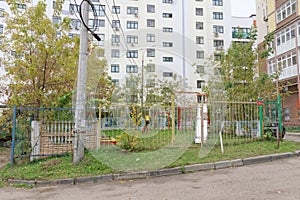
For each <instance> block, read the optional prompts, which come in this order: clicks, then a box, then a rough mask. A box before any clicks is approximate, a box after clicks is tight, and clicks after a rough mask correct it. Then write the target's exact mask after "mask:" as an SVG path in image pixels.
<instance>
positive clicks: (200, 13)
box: [196, 8, 203, 16]
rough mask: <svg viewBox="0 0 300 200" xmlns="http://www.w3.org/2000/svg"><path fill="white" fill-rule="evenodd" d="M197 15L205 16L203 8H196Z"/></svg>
mask: <svg viewBox="0 0 300 200" xmlns="http://www.w3.org/2000/svg"><path fill="white" fill-rule="evenodd" d="M196 15H198V16H203V8H196Z"/></svg>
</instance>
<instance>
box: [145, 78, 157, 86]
mask: <svg viewBox="0 0 300 200" xmlns="http://www.w3.org/2000/svg"><path fill="white" fill-rule="evenodd" d="M146 87H150V88H151V87H152V88H153V87H155V79H147V80H146Z"/></svg>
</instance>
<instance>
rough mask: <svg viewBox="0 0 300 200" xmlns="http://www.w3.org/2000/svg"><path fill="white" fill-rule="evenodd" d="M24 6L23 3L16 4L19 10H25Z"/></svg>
mask: <svg viewBox="0 0 300 200" xmlns="http://www.w3.org/2000/svg"><path fill="white" fill-rule="evenodd" d="M26 7H27V6H26V4H25V3H17V8H20V9H26Z"/></svg>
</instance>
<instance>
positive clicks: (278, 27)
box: [257, 0, 300, 124]
mask: <svg viewBox="0 0 300 200" xmlns="http://www.w3.org/2000/svg"><path fill="white" fill-rule="evenodd" d="M299 3H300V1H298V0H276V1H273V0H267V1H266V0H258V1H257V20H258V21H260V22H259V23H258V30H259V34H260V37H259V38H260V42H262V41H263V37H264V36H266V35H267V34H271V36H272V38H273V41H272V42H271V44H270V45H271V46H272V48H273V51H272V52H271V55H270V56H269V57H268V58H267V59H266V63H265V67H262V70H263V71H266V72H267V73H268V74H270V75H271V74H274V73H278V74H279V78H278V80H277V88H278V89H277V90H278V93H280V94H281V95H282V96H283V104H282V105H283V120H284V121H285V123H287V124H288V123H292V124H294V123H298V122H299V114H300V112H299V111H300V104H299V102H300V92H299V90H300V70H299V69H300V57H299V55H300V51H299V46H300V43H299V42H300V41H299V39H300V5H299Z"/></svg>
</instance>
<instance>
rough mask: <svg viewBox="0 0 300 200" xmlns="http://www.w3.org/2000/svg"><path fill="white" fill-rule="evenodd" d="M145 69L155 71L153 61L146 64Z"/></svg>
mask: <svg viewBox="0 0 300 200" xmlns="http://www.w3.org/2000/svg"><path fill="white" fill-rule="evenodd" d="M146 71H147V72H155V64H154V63H148V64H147V65H146Z"/></svg>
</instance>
